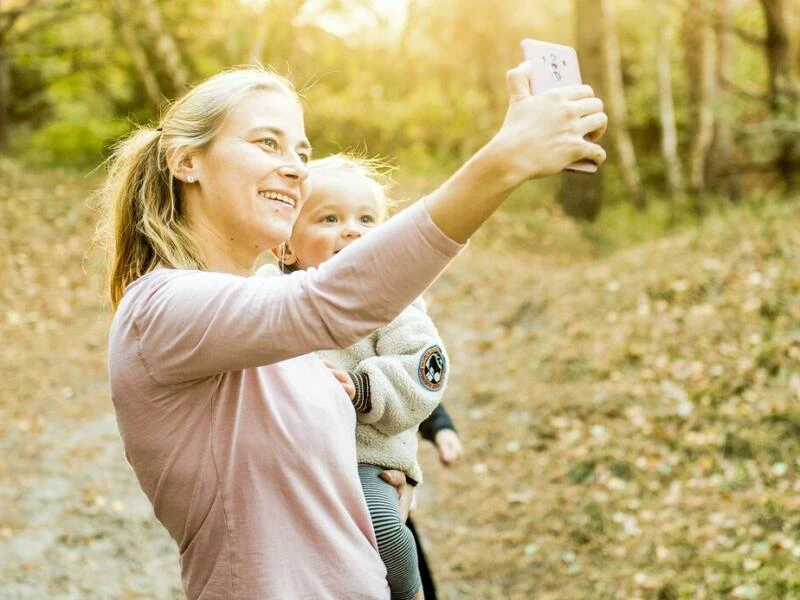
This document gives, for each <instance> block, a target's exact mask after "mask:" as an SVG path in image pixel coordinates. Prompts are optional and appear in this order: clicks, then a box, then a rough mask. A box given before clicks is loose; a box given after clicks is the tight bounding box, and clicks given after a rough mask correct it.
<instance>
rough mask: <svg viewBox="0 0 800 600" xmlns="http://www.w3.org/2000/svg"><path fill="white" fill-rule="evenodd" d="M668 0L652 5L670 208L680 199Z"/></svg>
mask: <svg viewBox="0 0 800 600" xmlns="http://www.w3.org/2000/svg"><path fill="white" fill-rule="evenodd" d="M667 2H668V0H658V2H657V4H656V6H657V8H658V12H659V16H660V21H661V24H660V27H659V31H658V47H657V61H658V95H659V110H660V114H661V151H662V154H663V156H664V163H665V165H666V172H667V184H668V186H669V193H670V197H671V199H672V205H673V211H674V210H675V208H676V207H677V206H679V205H682V204H683V203H684V200H685V197H684V190H683V173H682V169H681V161H680V157H679V156H678V133H677V128H676V126H675V105H674V102H673V99H672V67H671V65H670V52H669V51H670V45H671V32H670V27H669V11H668V10H667Z"/></svg>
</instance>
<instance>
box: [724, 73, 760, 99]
mask: <svg viewBox="0 0 800 600" xmlns="http://www.w3.org/2000/svg"><path fill="white" fill-rule="evenodd" d="M720 83H721V84H722V87H724V88H725V89H726V90H728V91H729V92H731V93H733V94H736V95H737V96H739V97H740V98H744V99H745V100H753V101H756V102H764V103H767V102H769V101H770V96H769V94H767V93H766V92H762V91H761V90H759V89H757V88H745V87H744V86H742V85H740V84H738V83H735V82H733V81H731V80H730V79H727V78H725V79H722V80H721V81H720Z"/></svg>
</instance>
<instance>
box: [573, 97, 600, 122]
mask: <svg viewBox="0 0 800 600" xmlns="http://www.w3.org/2000/svg"><path fill="white" fill-rule="evenodd" d="M573 107H574V108H575V112H576V113H577V114H578V116H580V117H585V116H587V115H591V114H594V113H600V112H603V101H602V100H600V98H598V97H596V96H592V97H591V98H582V99H580V100H576V101H575V102H574V103H573Z"/></svg>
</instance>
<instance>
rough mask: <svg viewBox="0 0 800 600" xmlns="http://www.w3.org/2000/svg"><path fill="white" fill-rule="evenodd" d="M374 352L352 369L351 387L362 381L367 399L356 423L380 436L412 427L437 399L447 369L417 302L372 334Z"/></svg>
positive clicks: (437, 339) (435, 334)
mask: <svg viewBox="0 0 800 600" xmlns="http://www.w3.org/2000/svg"><path fill="white" fill-rule="evenodd" d="M375 351H376V354H377V355H376V356H372V357H369V358H366V359H364V360H362V361H361V362H360V363H358V365H356V367H355V368H354V369H353V378H354V381H355V382H356V384H357V387H358V385H359V381H361V382H367V391H366V393H367V394H368V395H369V396H368V399H367V400H368V401H367V402H365V403H361V408H362V410H361V411H360V412H358V420H359V422H360V423H364V424H369V425H372V426H373V427H375V428H376V429H377V430H379V431H380V432H381V433H383V434H385V435H396V434H398V433H400V432H402V431H406V430H408V429H412V428H413V429H416V428H417V426H419V424H420V423H421V422H422V421H423V420H424V419H425V418H426V417H428V416H429V415H430V414H431V412H433V409H434V408H436V405H437V404H438V403H439V401H440V400H441V398H442V394H443V392H444V389H445V386H446V384H447V375H448V371H449V365H448V358H447V354H446V352H445V348H444V344H443V343H442V340H441V338H440V337H439V333H438V332H437V330H436V326H435V325H434V324H433V321H431V319H430V317H428V315H427V314H426V313H425V311H424V310H423V308H422V306H421V305H420V303H414V304H413V305H412V306H410V307H408V308H407V309H406V310H404V311H403V312H402V313H401V314H400V316H398V317H397V318H396V319H395V320H394V321H392V322H391V323H390V324H389V325H387V326H386V327H384V328H382V329H381V330H380V331H379V332H378V335H377V339H376V342H375ZM362 388H363V383H362ZM359 393H363V389H362V390H360V392H359ZM356 408H357V409H358V408H359V404H358V403H356ZM364 408H366V409H367V410H364Z"/></svg>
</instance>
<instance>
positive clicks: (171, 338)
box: [111, 203, 463, 384]
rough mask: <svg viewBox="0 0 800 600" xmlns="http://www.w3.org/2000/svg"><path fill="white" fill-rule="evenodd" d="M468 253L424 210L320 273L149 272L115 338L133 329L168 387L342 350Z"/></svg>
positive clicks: (124, 306)
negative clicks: (302, 356)
mask: <svg viewBox="0 0 800 600" xmlns="http://www.w3.org/2000/svg"><path fill="white" fill-rule="evenodd" d="M462 247H463V245H461V244H458V243H456V242H454V241H453V240H451V239H449V238H448V237H447V236H445V235H444V234H443V233H442V232H441V230H439V229H438V228H437V227H436V225H435V224H434V223H433V221H432V220H431V218H430V215H428V213H427V211H426V210H425V208H424V206H423V205H422V203H417V204H415V205H413V206H411V207H410V208H408V209H407V210H405V211H403V212H401V213H400V214H398V215H397V216H395V217H393V218H392V219H390V220H389V221H387V222H386V223H385V224H383V225H382V226H381V227H379V228H377V229H375V230H374V231H373V232H371V233H370V234H369V235H366V236H364V238H362V239H360V240H358V241H357V242H356V243H353V244H350V245H349V246H348V247H347V248H345V249H344V250H343V251H342V252H340V253H339V254H337V255H336V256H335V257H333V258H332V259H331V260H329V261H326V262H325V263H324V264H322V265H321V266H320V268H319V269H309V270H307V271H300V272H297V273H293V274H292V275H289V276H284V277H271V278H262V277H239V276H235V275H230V274H224V273H210V272H201V271H180V270H173V269H161V270H157V271H154V272H152V273H148V274H147V275H145V276H144V277H142V278H140V279H139V280H137V281H136V282H134V283H133V284H132V285H131V286H129V287H128V289H127V290H126V293H125V296H124V297H123V300H122V303H121V304H120V306H119V308H118V310H117V314H116V316H115V322H116V323H115V324H114V325H112V333H111V335H112V337H113V336H114V332H115V329H125V328H133V329H134V330H135V332H136V339H137V343H138V354H139V357H140V360H141V361H142V362H143V363H144V366H145V368H146V371H147V373H148V374H149V375H150V377H151V378H152V379H153V380H154V381H156V382H158V383H162V384H178V383H183V382H187V381H192V380H195V379H199V378H203V377H208V376H212V375H217V374H220V373H224V372H229V371H236V370H241V369H245V368H248V367H255V366H259V365H266V364H272V363H275V362H279V361H282V360H286V359H289V358H292V357H295V356H300V355H303V354H307V353H310V352H313V351H316V350H323V349H331V348H343V347H346V346H349V345H351V344H353V343H355V342H356V341H358V340H359V339H361V338H363V337H365V336H367V335H368V334H370V333H371V332H373V331H374V330H376V329H378V328H379V327H381V326H383V325H385V324H386V323H388V322H390V321H391V320H392V319H393V318H394V317H396V316H397V315H398V314H399V313H400V312H401V311H402V310H403V308H405V307H406V306H407V305H408V304H410V303H411V302H412V301H413V300H414V298H416V297H417V296H419V295H420V294H421V293H422V292H423V291H424V290H425V289H426V288H427V287H428V286H429V285H430V284H431V283H432V282H433V281H434V280H435V279H436V277H437V276H438V275H439V273H440V272H441V271H442V270H443V269H444V268H445V267H446V266H447V264H448V263H449V262H450V260H451V259H452V258H453V257H454V256H455V255H456V254H457V253H458V252H459V251H460V249H461V248H462ZM143 280H149V282H147V283H145V284H142V282H143ZM143 296H144V297H143Z"/></svg>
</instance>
